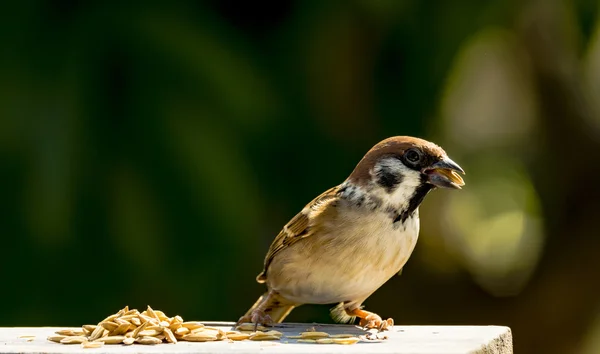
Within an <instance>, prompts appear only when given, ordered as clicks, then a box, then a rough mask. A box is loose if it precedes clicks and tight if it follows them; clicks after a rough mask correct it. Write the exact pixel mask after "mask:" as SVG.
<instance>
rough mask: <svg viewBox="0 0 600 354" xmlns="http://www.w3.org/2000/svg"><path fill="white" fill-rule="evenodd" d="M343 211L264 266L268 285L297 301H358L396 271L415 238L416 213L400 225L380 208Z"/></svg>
mask: <svg viewBox="0 0 600 354" xmlns="http://www.w3.org/2000/svg"><path fill="white" fill-rule="evenodd" d="M348 216H349V217H348V218H347V219H346V220H343V222H337V223H336V225H329V227H325V228H324V231H323V232H320V233H317V234H315V235H312V236H310V238H313V239H312V240H310V242H308V241H309V240H301V241H299V242H297V243H294V244H292V245H291V246H290V247H289V248H287V249H285V250H282V251H281V252H280V253H279V254H278V255H277V257H275V259H274V260H273V262H272V263H271V265H270V267H269V270H268V277H267V284H268V285H269V287H270V288H271V289H273V290H275V291H277V292H279V293H280V294H281V295H283V296H284V297H285V298H286V299H288V300H290V301H294V302H297V303H299V304H300V303H309V304H330V303H337V302H343V301H356V302H358V303H360V302H362V301H364V300H365V299H366V298H367V297H369V296H370V295H371V294H372V293H373V292H374V291H375V290H377V289H378V288H379V287H380V286H381V285H383V284H384V283H385V282H386V281H387V280H389V279H390V278H391V277H392V276H394V274H396V273H398V272H399V271H400V269H402V267H403V266H404V264H405V263H406V261H407V260H408V258H409V257H410V254H411V253H412V251H413V250H414V248H415V245H416V243H417V238H418V233H419V218H418V212H415V214H414V216H413V217H412V218H408V219H407V220H406V222H405V223H404V227H403V225H402V224H400V223H399V222H398V223H396V224H393V223H392V220H391V218H390V217H389V215H387V214H385V213H378V214H375V215H371V216H370V217H368V218H365V217H358V215H348Z"/></svg>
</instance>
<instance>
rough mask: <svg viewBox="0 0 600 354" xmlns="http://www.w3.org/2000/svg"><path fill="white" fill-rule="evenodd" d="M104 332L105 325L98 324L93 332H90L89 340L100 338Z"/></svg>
mask: <svg viewBox="0 0 600 354" xmlns="http://www.w3.org/2000/svg"><path fill="white" fill-rule="evenodd" d="M103 334H104V327H102V326H96V328H95V329H94V331H93V332H92V334H90V338H89V340H90V341H94V340H96V339H98V338H100V337H101V336H102V335H103Z"/></svg>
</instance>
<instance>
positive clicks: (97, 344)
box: [81, 341, 104, 348]
mask: <svg viewBox="0 0 600 354" xmlns="http://www.w3.org/2000/svg"><path fill="white" fill-rule="evenodd" d="M103 345H104V342H87V341H86V342H83V343H81V347H82V348H100V347H101V346H103Z"/></svg>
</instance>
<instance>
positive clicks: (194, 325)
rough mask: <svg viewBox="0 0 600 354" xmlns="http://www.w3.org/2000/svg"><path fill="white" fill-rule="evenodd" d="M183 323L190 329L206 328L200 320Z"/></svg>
mask: <svg viewBox="0 0 600 354" xmlns="http://www.w3.org/2000/svg"><path fill="white" fill-rule="evenodd" d="M181 325H182V326H183V327H185V328H188V329H189V330H190V331H191V330H194V329H197V328H204V324H203V323H200V322H183V323H182V324H181Z"/></svg>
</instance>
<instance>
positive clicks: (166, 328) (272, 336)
mask: <svg viewBox="0 0 600 354" xmlns="http://www.w3.org/2000/svg"><path fill="white" fill-rule="evenodd" d="M235 329H236V330H235V331H224V330H222V329H220V328H216V327H209V326H205V325H204V324H202V323H200V322H194V321H190V322H185V321H184V320H183V319H182V318H181V316H175V317H167V316H166V315H165V313H164V312H162V311H158V310H153V309H152V308H151V307H150V306H148V308H147V309H146V310H145V311H143V312H139V311H138V310H135V309H133V310H130V309H129V307H128V306H125V308H124V309H122V310H121V311H119V312H117V313H115V314H114V315H110V316H108V317H106V318H105V319H104V320H102V321H100V323H98V324H97V325H84V326H82V327H81V330H79V329H77V330H71V329H65V330H61V331H57V332H56V334H55V335H52V336H50V337H48V340H49V341H52V342H56V343H61V344H81V346H82V347H83V348H99V347H102V346H103V345H104V344H123V345H132V344H134V343H137V344H146V345H152V344H161V343H177V341H188V342H213V341H220V340H229V341H241V340H253V341H265V340H280V339H281V337H282V335H283V334H282V333H281V332H278V331H274V330H268V329H267V328H266V327H263V326H255V325H254V324H251V323H244V324H241V325H239V326H237V327H236V328H235ZM363 337H364V338H363ZM285 338H289V339H296V340H297V342H298V343H316V344H355V343H358V342H359V341H361V340H364V341H372V340H373V339H374V338H372V337H368V336H361V337H360V338H359V337H357V336H355V335H352V334H329V333H326V332H319V331H316V330H315V329H314V328H310V329H307V330H306V331H305V332H302V333H300V335H298V336H287V337H285Z"/></svg>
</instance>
